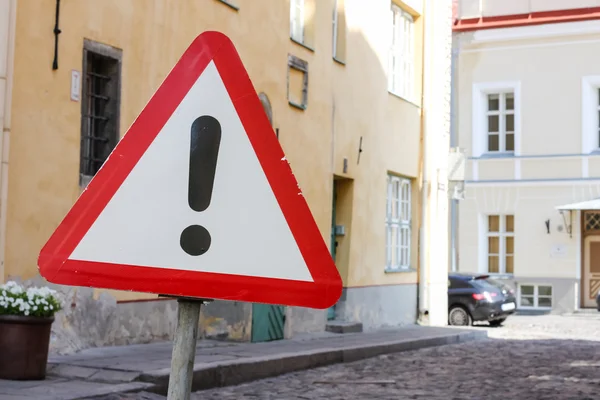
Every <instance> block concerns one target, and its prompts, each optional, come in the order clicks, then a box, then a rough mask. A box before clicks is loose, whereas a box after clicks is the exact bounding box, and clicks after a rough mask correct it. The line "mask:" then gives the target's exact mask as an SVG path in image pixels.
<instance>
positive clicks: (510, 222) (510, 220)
mask: <svg viewBox="0 0 600 400" xmlns="http://www.w3.org/2000/svg"><path fill="white" fill-rule="evenodd" d="M514 231H515V216H514V215H507V216H506V232H514Z"/></svg>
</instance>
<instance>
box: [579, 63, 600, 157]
mask: <svg viewBox="0 0 600 400" xmlns="http://www.w3.org/2000/svg"><path fill="white" fill-rule="evenodd" d="M599 88H600V75H590V76H584V77H583V78H582V79H581V153H582V154H589V153H591V152H593V151H598V150H600V129H599V127H600V121H599V120H598V111H599V110H600V99H599V98H598V89H599Z"/></svg>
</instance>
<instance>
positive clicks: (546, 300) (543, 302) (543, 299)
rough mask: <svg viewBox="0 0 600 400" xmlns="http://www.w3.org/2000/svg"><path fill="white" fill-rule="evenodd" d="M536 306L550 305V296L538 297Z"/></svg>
mask: <svg viewBox="0 0 600 400" xmlns="http://www.w3.org/2000/svg"><path fill="white" fill-rule="evenodd" d="M538 307H552V299H551V298H550V297H540V298H538Z"/></svg>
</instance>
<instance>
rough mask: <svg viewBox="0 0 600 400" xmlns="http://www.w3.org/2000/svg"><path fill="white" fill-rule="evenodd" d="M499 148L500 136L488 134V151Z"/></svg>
mask: <svg viewBox="0 0 600 400" xmlns="http://www.w3.org/2000/svg"><path fill="white" fill-rule="evenodd" d="M498 150H500V137H499V136H498V135H489V136H488V151H498Z"/></svg>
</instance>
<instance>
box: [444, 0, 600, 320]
mask: <svg viewBox="0 0 600 400" xmlns="http://www.w3.org/2000/svg"><path fill="white" fill-rule="evenodd" d="M463 3H464V2H463ZM485 3H486V4H487V5H488V6H490V4H491V3H492V2H489V1H488V2H485ZM496 3H498V2H496ZM525 3H526V2H525ZM529 3H532V4H531V7H533V6H534V4H533V3H535V2H533V1H531V2H529ZM511 4H512V3H511ZM505 5H506V7H508V6H509V5H508V4H505ZM498 6H499V5H498ZM538 6H539V5H538ZM490 7H491V6H490ZM573 7H574V8H576V7H577V5H575V4H574V5H573ZM569 8H571V7H569ZM510 10H512V11H511V12H508V11H501V10H499V11H497V12H498V13H500V14H502V15H506V14H516V13H517V12H516V11H514V7H513V8H510ZM484 14H485V13H484ZM598 32H600V21H598V20H592V21H582V22H569V23H561V24H545V25H537V26H526V27H525V26H524V27H507V28H498V29H481V30H475V31H469V32H462V33H455V47H456V50H457V51H458V54H459V55H458V65H457V76H458V78H457V82H456V83H455V85H456V86H455V88H456V90H457V94H456V96H457V110H458V113H457V121H456V122H457V132H458V142H459V146H460V147H462V148H464V149H465V151H466V153H467V156H468V157H469V159H468V163H467V172H466V173H467V177H466V179H467V186H466V193H467V195H466V199H465V200H464V201H462V202H461V203H460V211H459V222H458V231H459V241H458V243H459V249H458V257H459V262H458V266H459V270H461V271H478V272H487V265H488V260H487V255H488V241H487V238H486V237H485V232H486V231H487V222H486V221H487V216H488V215H514V275H513V276H512V277H511V278H512V279H514V283H516V284H517V286H518V285H527V286H531V285H550V286H552V287H553V296H554V298H553V305H552V308H553V309H555V310H556V311H568V310H571V311H572V310H573V309H575V308H578V307H579V306H580V286H581V268H582V267H581V265H582V244H581V240H582V239H581V227H580V218H581V217H580V213H579V212H577V211H575V212H573V215H572V220H573V221H572V223H571V222H570V217H571V216H570V215H569V214H570V213H569V212H567V213H566V214H565V219H563V216H562V215H561V214H560V213H559V212H558V211H557V210H556V209H555V208H556V207H557V206H560V205H564V204H568V203H574V202H578V201H584V200H589V199H593V198H595V197H600V188H599V186H598V185H599V184H600V168H598V166H600V162H599V160H600V158H599V155H598V154H599V153H598V149H599V147H600V142H599V140H600V139H599V131H598V126H599V125H598V110H599V106H600V102H599V100H600V98H599V97H598V88H599V87H600V85H599V83H600V79H598V76H600V69H599V68H598V65H600V41H598V39H597V33H598ZM506 91H509V92H512V93H514V104H515V111H514V115H515V117H514V119H515V129H514V130H515V140H514V142H515V143H514V151H513V152H510V154H507V153H504V154H498V153H490V152H489V151H488V148H487V128H488V125H487V117H486V112H487V102H486V96H487V94H490V93H501V92H506ZM547 221H548V222H549V225H550V232H549V233H548V229H547V227H546V222H547ZM569 225H572V234H568V233H567V228H569Z"/></svg>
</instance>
